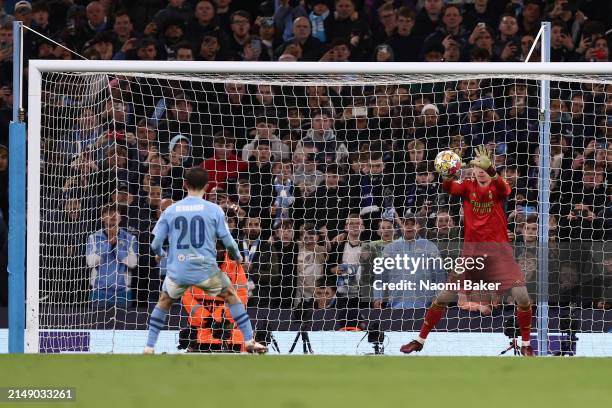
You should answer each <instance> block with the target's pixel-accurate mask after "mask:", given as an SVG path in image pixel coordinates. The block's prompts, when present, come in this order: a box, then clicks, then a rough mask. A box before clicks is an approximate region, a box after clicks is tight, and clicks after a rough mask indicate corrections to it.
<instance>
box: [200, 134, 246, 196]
mask: <svg viewBox="0 0 612 408" xmlns="http://www.w3.org/2000/svg"><path fill="white" fill-rule="evenodd" d="M235 146H236V139H235V138H234V137H233V136H232V135H231V134H229V133H228V132H224V131H219V132H217V133H216V134H215V138H214V141H213V147H214V155H213V157H211V158H210V159H206V160H204V161H203V162H202V164H201V167H202V168H204V169H206V170H208V187H207V191H211V190H212V189H213V188H215V187H220V188H222V189H225V187H226V182H228V181H230V180H233V179H236V177H238V174H239V173H241V172H244V171H245V170H246V169H247V167H248V163H247V162H246V161H244V160H241V159H240V158H238V156H236V151H235Z"/></svg>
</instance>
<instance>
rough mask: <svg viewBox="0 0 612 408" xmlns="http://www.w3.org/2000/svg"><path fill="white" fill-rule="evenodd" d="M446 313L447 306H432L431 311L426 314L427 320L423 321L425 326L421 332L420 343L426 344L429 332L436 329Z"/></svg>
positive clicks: (434, 303)
mask: <svg viewBox="0 0 612 408" xmlns="http://www.w3.org/2000/svg"><path fill="white" fill-rule="evenodd" d="M445 311H446V306H442V305H439V304H437V303H436V302H433V303H432V304H431V306H430V307H429V309H427V313H425V320H423V325H422V326H421V331H420V332H419V338H417V340H418V341H419V342H421V343H424V342H425V339H426V338H427V336H428V335H429V332H430V331H431V330H432V329H433V328H434V327H436V324H437V323H438V322H439V321H440V320H441V319H442V316H444V312H445Z"/></svg>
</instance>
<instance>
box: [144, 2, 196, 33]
mask: <svg viewBox="0 0 612 408" xmlns="http://www.w3.org/2000/svg"><path fill="white" fill-rule="evenodd" d="M185 3H186V1H185V0H168V5H167V6H166V8H164V9H162V10H160V11H158V12H157V13H156V14H155V16H153V24H155V27H156V28H157V29H158V30H162V29H163V28H164V27H167V24H168V22H169V21H177V20H178V21H189V20H190V19H191V18H192V16H193V15H192V11H191V9H190V8H189V6H188V5H186V4H185Z"/></svg>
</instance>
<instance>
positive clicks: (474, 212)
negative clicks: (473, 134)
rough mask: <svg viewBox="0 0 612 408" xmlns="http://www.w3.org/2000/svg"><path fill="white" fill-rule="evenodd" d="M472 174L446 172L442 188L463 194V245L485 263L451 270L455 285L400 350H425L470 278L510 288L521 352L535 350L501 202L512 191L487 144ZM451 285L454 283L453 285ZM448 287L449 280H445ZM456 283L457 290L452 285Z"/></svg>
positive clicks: (521, 280) (524, 292) (526, 299)
mask: <svg viewBox="0 0 612 408" xmlns="http://www.w3.org/2000/svg"><path fill="white" fill-rule="evenodd" d="M470 164H471V165H472V167H473V177H472V179H469V180H463V181H457V180H456V177H457V172H455V174H452V175H446V176H444V182H443V184H442V186H443V188H444V191H446V192H447V193H449V194H451V195H456V196H461V197H462V198H463V219H464V224H465V225H464V230H465V237H464V248H463V257H464V258H468V257H472V258H475V257H480V258H481V260H482V262H481V264H480V265H481V268H480V269H478V268H472V269H470V270H466V271H465V272H464V273H463V274H460V275H457V274H456V273H454V272H451V274H450V277H449V283H456V285H452V288H453V290H442V291H441V292H440V293H438V295H437V296H436V298H435V299H434V301H433V302H432V304H431V306H430V307H429V309H428V310H427V313H426V314H425V319H424V321H423V325H422V326H421V331H420V332H419V335H418V336H417V338H416V339H415V340H412V341H411V342H410V343H408V344H405V345H403V346H402V347H401V348H400V351H401V352H403V353H407V354H408V353H412V352H415V351H421V350H422V349H423V345H424V344H425V340H426V339H427V336H428V335H429V332H430V331H431V330H432V329H433V328H434V327H435V326H436V324H437V323H438V322H439V321H440V320H441V319H442V317H443V316H444V313H445V311H446V307H447V305H448V303H450V302H454V301H456V298H457V292H464V293H468V292H469V289H468V290H466V289H465V288H464V287H468V285H467V282H466V281H468V280H469V281H471V282H475V281H476V282H479V281H481V280H482V281H483V282H486V283H493V284H495V287H496V290H497V291H498V293H505V292H507V291H511V295H512V298H513V299H514V301H515V302H516V303H517V307H516V318H517V321H518V324H519V330H520V333H521V340H522V345H521V354H522V355H524V356H533V355H534V352H533V349H532V348H531V346H530V345H529V338H530V334H531V301H530V299H529V294H528V293H527V288H526V286H525V279H524V276H523V273H522V272H521V270H520V268H519V266H518V264H517V263H516V261H515V259H514V256H513V251H512V247H511V246H510V243H509V241H508V233H507V225H508V222H507V220H506V215H505V213H504V208H503V202H504V200H505V199H506V198H507V197H508V195H509V194H510V192H511V188H510V186H509V185H508V183H507V182H506V181H505V180H504V179H503V178H501V177H499V176H498V175H497V171H496V170H495V168H494V167H493V164H492V159H491V156H490V155H489V152H488V151H487V149H486V147H484V146H481V147H479V148H477V149H476V157H475V159H474V160H472V162H471V163H470ZM449 286H451V285H449ZM447 287H448V286H447ZM455 288H457V290H454V289H455Z"/></svg>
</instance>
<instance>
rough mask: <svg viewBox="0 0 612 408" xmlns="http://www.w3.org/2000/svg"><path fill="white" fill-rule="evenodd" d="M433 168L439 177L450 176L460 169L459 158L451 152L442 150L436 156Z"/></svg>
mask: <svg viewBox="0 0 612 408" xmlns="http://www.w3.org/2000/svg"><path fill="white" fill-rule="evenodd" d="M434 168H435V169H436V171H437V172H438V174H440V175H441V176H452V175H454V174H455V173H457V172H458V171H459V169H460V168H461V157H459V155H458V154H457V153H455V152H453V151H452V150H443V151H441V152H440V153H438V155H437V156H436V159H435V160H434Z"/></svg>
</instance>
